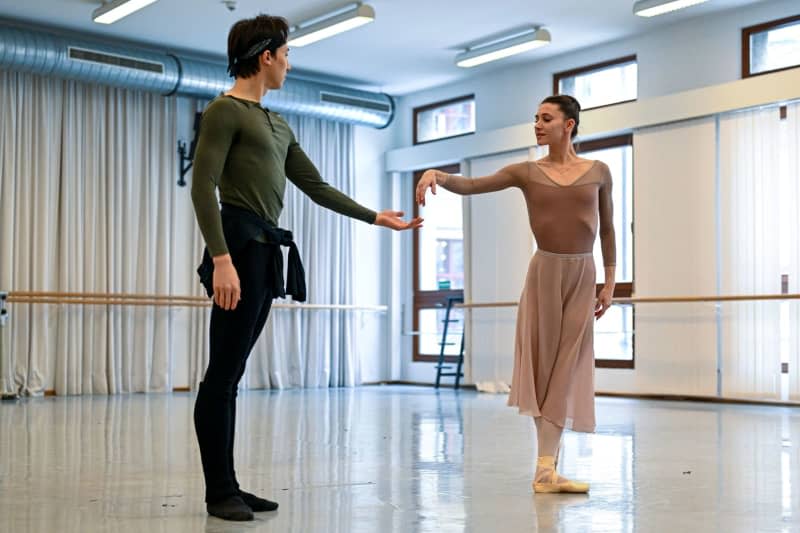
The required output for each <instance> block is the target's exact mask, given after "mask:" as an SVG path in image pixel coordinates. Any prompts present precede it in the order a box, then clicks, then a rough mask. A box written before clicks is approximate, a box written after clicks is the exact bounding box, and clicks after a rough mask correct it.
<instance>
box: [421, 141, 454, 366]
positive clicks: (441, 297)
mask: <svg viewBox="0 0 800 533" xmlns="http://www.w3.org/2000/svg"><path fill="white" fill-rule="evenodd" d="M415 131H416V130H415ZM426 170H427V169H426ZM436 170H440V171H442V172H446V173H448V174H458V173H460V172H461V165H460V164H458V163H455V164H452V165H444V166H441V167H438V168H436ZM424 172H425V170H417V171H415V172H414V179H413V180H412V181H413V185H414V187H413V190H414V191H415V190H416V188H417V183H418V182H419V180H420V178H421V177H422V174H423V173H424ZM418 216H419V205H417V203H416V202H414V214H413V217H412V218H416V217H418ZM413 235H414V237H413V241H414V244H413V247H414V252H413V253H412V257H413V259H412V260H413V261H414V267H413V269H412V272H413V273H412V276H413V278H414V279H413V283H412V287H413V290H414V297H413V304H412V306H411V308H412V314H413V316H412V326H411V327H412V331H415V332H416V331H419V327H420V324H419V312H420V311H422V310H423V309H442V308H443V307H444V305H445V304H446V303H447V298H448V297H461V298H463V297H464V290H463V289H446V290H435V291H423V290H420V288H419V232H418V231H415V232H413ZM412 339H413V340H412V344H413V347H412V351H413V357H412V361H413V362H415V363H436V362H438V361H439V355H438V354H435V355H431V354H422V353H420V352H419V344H420V343H419V335H418V334H415V335H414V336H413V337H412ZM444 360H445V362H447V363H455V362H458V357H457V356H455V355H446V356H445V357H444Z"/></svg>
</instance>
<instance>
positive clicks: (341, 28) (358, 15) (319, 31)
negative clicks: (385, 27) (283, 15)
mask: <svg viewBox="0 0 800 533" xmlns="http://www.w3.org/2000/svg"><path fill="white" fill-rule="evenodd" d="M373 20H375V10H374V9H372V6H369V5H367V4H362V3H354V4H349V5H347V6H346V7H343V8H341V9H337V10H336V11H333V12H331V13H328V14H327V15H322V16H321V17H317V18H315V19H311V20H307V21H306V22H301V23H300V24H298V25H297V26H294V27H293V28H292V30H291V32H290V33H289V42H288V44H289V45H290V46H306V45H307V44H311V43H315V42H317V41H321V40H322V39H327V38H328V37H332V36H334V35H336V34H338V33H342V32H346V31H349V30H352V29H353V28H358V27H359V26H363V25H364V24H368V23H370V22H372V21H373Z"/></svg>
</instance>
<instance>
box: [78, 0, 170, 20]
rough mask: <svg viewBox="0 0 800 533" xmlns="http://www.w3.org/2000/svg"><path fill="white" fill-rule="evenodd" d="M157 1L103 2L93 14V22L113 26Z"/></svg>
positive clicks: (114, 0)
mask: <svg viewBox="0 0 800 533" xmlns="http://www.w3.org/2000/svg"><path fill="white" fill-rule="evenodd" d="M155 1H156V0H113V1H112V2H103V5H102V6H100V7H98V8H97V9H95V10H94V12H93V13H92V20H94V21H95V22H99V23H100V24H113V23H115V22H116V21H118V20H119V19H121V18H123V17H127V16H128V15H130V14H131V13H133V12H134V11H139V10H140V9H142V8H143V7H147V6H149V5H150V4H152V3H153V2H155Z"/></svg>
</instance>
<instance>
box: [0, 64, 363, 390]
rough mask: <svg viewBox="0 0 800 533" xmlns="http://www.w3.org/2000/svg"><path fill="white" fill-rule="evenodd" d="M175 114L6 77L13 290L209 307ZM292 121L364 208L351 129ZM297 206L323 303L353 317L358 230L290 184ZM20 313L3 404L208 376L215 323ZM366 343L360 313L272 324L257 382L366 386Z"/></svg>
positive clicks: (176, 317) (2, 211)
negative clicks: (150, 297) (199, 301)
mask: <svg viewBox="0 0 800 533" xmlns="http://www.w3.org/2000/svg"><path fill="white" fill-rule="evenodd" d="M190 104H191V102H190ZM177 109H178V103H177V101H176V99H174V98H165V97H162V96H159V95H155V94H150V93H144V92H138V91H130V90H124V89H114V88H109V87H103V86H96V85H91V84H84V83H78V82H73V81H65V80H58V79H50V78H45V77H40V76H34V75H29V74H19V73H13V72H4V71H0V290H17V291H25V290H46V291H60V292H113V293H148V294H187V293H189V294H197V295H199V294H202V291H201V290H200V286H199V283H198V282H197V279H196V274H195V271H194V269H195V268H196V265H197V263H198V262H199V260H200V257H201V253H202V247H203V244H202V240H201V237H200V234H199V232H198V231H197V228H196V224H195V223H194V219H193V215H192V214H191V206H190V203H189V201H188V188H179V187H177V186H176V181H177V175H178V170H177V169H178V161H177V155H176V151H175V146H176V141H177V136H178V134H177V131H178V129H179V128H178V118H177V115H178V112H177ZM189 113H191V111H189ZM288 120H289V121H290V123H291V125H292V127H293V128H294V129H295V132H296V134H297V138H298V140H299V141H300V143H301V144H302V145H303V147H304V148H305V149H306V151H307V152H308V153H309V155H310V156H311V158H312V160H314V162H315V163H316V164H317V165H318V166H319V168H320V170H321V171H322V174H323V176H324V177H325V178H326V179H327V180H328V181H329V182H330V183H331V184H333V185H334V186H336V187H337V188H340V189H341V190H343V191H345V192H346V193H349V194H352V193H353V192H354V181H355V180H354V157H355V155H354V154H355V149H354V146H353V131H352V127H351V126H347V125H343V124H338V123H332V122H327V121H322V120H316V119H311V118H296V117H289V118H288ZM189 179H191V178H190V177H189ZM285 205H286V208H285V210H284V214H283V217H282V219H281V225H282V226H283V227H286V228H288V229H291V230H293V231H294V233H295V240H296V241H297V242H298V244H299V245H300V248H301V254H302V256H303V260H304V262H305V266H306V271H307V282H308V289H309V291H308V292H309V300H310V302H313V303H351V302H352V294H353V287H352V255H353V250H352V231H353V230H352V228H353V224H355V223H356V222H353V221H351V220H349V219H346V218H344V217H341V216H339V215H335V214H333V213H331V212H329V211H326V210H324V209H322V208H320V207H319V206H316V205H314V204H313V203H312V202H311V201H310V200H309V199H308V198H306V197H305V196H303V195H302V193H300V192H299V191H298V190H296V189H295V188H294V187H293V186H289V187H288V189H287V196H286V201H285ZM187 280H188V283H187ZM10 307H11V315H10V316H11V319H10V321H9V323H8V326H7V328H8V329H7V330H6V331H7V333H8V335H7V337H8V339H9V340H8V346H7V352H10V354H11V357H5V356H4V357H3V358H2V359H3V361H0V374H2V375H0V378H2V379H0V383H2V385H3V391H2V392H21V393H23V394H37V393H41V392H42V391H44V390H45V389H48V388H53V389H54V390H55V392H56V393H57V394H88V393H100V394H104V393H121V392H134V391H136V392H139V391H165V390H171V388H172V387H173V386H174V385H176V384H178V385H183V384H188V385H189V386H190V387H195V386H196V384H197V383H198V382H199V380H200V379H201V378H202V374H203V372H204V370H205V366H206V364H207V358H208V353H207V349H208V342H207V335H208V311H207V310H205V309H197V308H195V309H178V308H154V307H138V306H137V307H125V306H78V305H61V306H56V305H39V304H37V305H27V304H12V306H10ZM353 341H354V339H353V324H352V322H351V319H350V314H349V312H348V311H306V310H303V311H301V310H280V309H278V310H275V311H274V312H273V316H272V318H271V319H270V321H269V322H268V325H267V328H266V329H265V333H264V335H263V336H262V339H261V340H260V341H259V343H258V345H257V347H256V349H255V350H254V353H253V354H252V356H251V361H250V372H249V375H248V379H246V380H245V382H244V383H245V384H246V386H250V387H289V386H301V387H304V386H311V387H317V386H352V385H356V384H358V383H360V372H359V368H360V365H359V361H358V360H357V359H356V358H355V353H356V352H355V351H354V350H353ZM176 361H178V362H180V363H181V364H177V363H176ZM8 362H10V363H11V364H10V365H9V364H7V363H8ZM176 367H178V368H181V374H180V375H178V376H176V375H175V368H176Z"/></svg>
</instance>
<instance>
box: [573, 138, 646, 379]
mask: <svg viewBox="0 0 800 533" xmlns="http://www.w3.org/2000/svg"><path fill="white" fill-rule="evenodd" d="M622 146H630V147H631V156H633V134H625V135H616V136H614V137H604V138H602V139H596V140H591V141H584V142H578V143H576V146H575V151H576V152H577V153H578V154H579V155H580V154H582V153H586V152H594V151H596V150H605V149H608V148H619V147H622ZM634 184H635V180H634V179H633V176H631V187H632V188H634V187H635V185H634ZM631 198H633V201H632V205H631V224H633V220H634V213H635V211H636V206H635V199H636V196H635V195H634V194H633V190H632V191H631ZM631 233H633V240H632V242H631V252H632V253H631V257H632V258H633V262H634V265H631V268H632V271H633V272H636V268H635V262H636V253H635V250H636V235H635V233H634V232H631ZM635 283H636V278H635V277H634V278H633V279H631V281H629V282H627V281H626V282H620V283H616V284H615V285H614V298H630V297H632V296H633V291H634V286H635ZM602 289H603V284H602V283H598V284H597V287H596V293H597V294H600V291H601V290H602ZM631 312H632V313H633V317H632V318H633V320H632V326H633V332H632V334H631V350H632V351H631V359H630V360H622V361H621V360H619V359H598V358H595V368H625V369H631V370H632V369H634V368H636V307H635V306H631Z"/></svg>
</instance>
